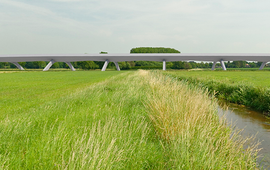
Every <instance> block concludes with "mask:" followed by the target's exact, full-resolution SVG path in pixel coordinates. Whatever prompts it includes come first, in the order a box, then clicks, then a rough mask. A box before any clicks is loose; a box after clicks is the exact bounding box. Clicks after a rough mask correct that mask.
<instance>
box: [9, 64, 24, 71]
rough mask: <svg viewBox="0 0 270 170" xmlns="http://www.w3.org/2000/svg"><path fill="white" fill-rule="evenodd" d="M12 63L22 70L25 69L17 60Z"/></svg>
mask: <svg viewBox="0 0 270 170" xmlns="http://www.w3.org/2000/svg"><path fill="white" fill-rule="evenodd" d="M11 63H12V64H14V65H15V66H16V67H17V68H18V69H20V70H24V68H23V67H22V66H21V65H20V64H19V63H17V62H11Z"/></svg>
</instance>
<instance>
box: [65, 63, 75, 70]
mask: <svg viewBox="0 0 270 170" xmlns="http://www.w3.org/2000/svg"><path fill="white" fill-rule="evenodd" d="M65 63H66V64H67V65H68V66H69V68H70V69H71V70H72V71H76V70H75V68H74V67H73V65H72V64H71V63H70V62H65Z"/></svg>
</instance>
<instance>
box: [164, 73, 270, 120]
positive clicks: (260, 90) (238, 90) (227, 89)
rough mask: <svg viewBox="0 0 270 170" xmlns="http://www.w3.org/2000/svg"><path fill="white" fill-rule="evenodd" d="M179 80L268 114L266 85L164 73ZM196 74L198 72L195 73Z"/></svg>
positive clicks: (268, 103)
mask: <svg viewBox="0 0 270 170" xmlns="http://www.w3.org/2000/svg"><path fill="white" fill-rule="evenodd" d="M164 74H166V75H170V76H171V77H172V78H176V79H178V80H181V81H185V82H188V83H189V84H192V85H196V86H198V87H199V88H207V90H208V91H209V92H211V93H213V94H214V95H215V96H216V97H218V98H219V99H224V100H227V101H229V102H232V103H237V104H240V105H245V106H248V107H251V108H253V109H255V110H258V111H261V112H263V113H264V114H265V115H268V116H269V115H270V114H269V112H270V90H269V88H267V87H262V86H255V85H254V84H251V83H247V82H244V81H240V80H241V79H240V80H239V81H238V82H237V81H236V82H235V81H234V82H231V81H229V80H227V79H220V78H219V79H215V78H214V77H205V76H188V75H184V74H180V73H175V72H168V73H164ZM196 74H198V73H196Z"/></svg>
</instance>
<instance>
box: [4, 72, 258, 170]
mask: <svg viewBox="0 0 270 170" xmlns="http://www.w3.org/2000/svg"><path fill="white" fill-rule="evenodd" d="M0 78H1V82H0V83H1V84H0V87H1V88H0V94H1V98H0V103H1V108H0V112H1V118H0V153H1V156H0V167H1V169H255V167H256V166H257V165H256V157H257V155H256V154H257V152H258V150H257V147H256V146H257V144H256V143H254V144H251V143H250V140H248V139H244V138H243V137H241V136H240V135H239V134H238V133H234V135H231V134H232V130H231V129H230V128H229V127H228V126H227V124H226V123H225V121H220V120H219V117H218V115H217V110H216V109H217V104H216V102H215V100H210V99H209V97H208V94H207V93H206V92H205V91H203V90H201V89H200V88H197V87H196V86H193V85H187V84H185V83H183V82H180V81H178V80H175V79H171V78H169V77H167V76H164V75H163V74H160V72H156V71H144V70H139V71H129V72H117V71H108V72H101V71H78V72H14V73H3V74H0ZM176 94H177V95H176ZM246 143H249V144H250V145H249V147H248V148H246V150H245V151H244V150H243V148H244V145H245V144H246Z"/></svg>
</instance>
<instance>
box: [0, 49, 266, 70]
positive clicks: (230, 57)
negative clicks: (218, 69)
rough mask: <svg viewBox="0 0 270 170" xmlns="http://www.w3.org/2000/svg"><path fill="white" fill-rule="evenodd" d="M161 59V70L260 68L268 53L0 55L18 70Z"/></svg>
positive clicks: (262, 66)
mask: <svg viewBox="0 0 270 170" xmlns="http://www.w3.org/2000/svg"><path fill="white" fill-rule="evenodd" d="M139 60H142V61H162V62H163V70H166V62H167V61H168V62H169V61H190V60H191V61H207V62H213V67H212V70H214V69H215V65H216V63H217V62H220V63H221V66H222V69H223V70H226V67H225V64H224V61H259V62H262V65H261V67H260V70H262V69H263V68H264V66H265V64H266V63H267V62H269V61H270V53H186V54H185V53H132V54H37V55H34V54H31V55H0V62H10V63H13V64H14V65H16V66H17V67H18V68H19V69H20V70H24V68H23V67H22V66H21V65H20V64H19V63H18V62H31V61H49V63H48V65H47V66H46V67H45V68H44V69H43V71H48V70H49V69H50V67H51V66H52V65H53V64H54V63H55V62H65V63H66V64H67V65H68V66H69V67H70V69H71V70H72V71H75V68H74V67H73V66H72V64H71V63H70V62H75V61H104V62H105V63H104V65H103V68H102V70H101V71H105V70H106V68H107V66H108V63H109V62H114V64H115V66H116V68H117V70H118V71H120V68H119V65H118V63H117V62H120V61H139Z"/></svg>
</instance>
